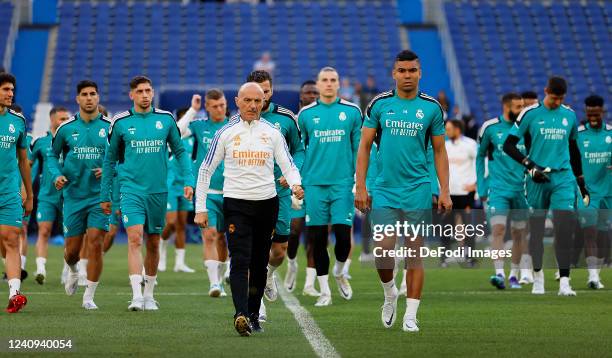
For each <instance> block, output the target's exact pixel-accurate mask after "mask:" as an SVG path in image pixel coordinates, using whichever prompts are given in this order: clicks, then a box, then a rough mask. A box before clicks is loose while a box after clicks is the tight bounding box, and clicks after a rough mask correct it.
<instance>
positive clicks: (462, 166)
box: [442, 119, 478, 265]
mask: <svg viewBox="0 0 612 358" xmlns="http://www.w3.org/2000/svg"><path fill="white" fill-rule="evenodd" d="M463 132H464V124H463V121H462V120H460V119H451V120H449V121H447V122H446V137H447V139H446V142H445V143H446V153H448V167H449V189H450V195H451V200H452V201H453V210H454V211H455V213H456V214H460V215H461V221H462V223H463V224H464V225H465V224H470V223H471V215H470V212H469V211H470V209H471V208H473V207H474V194H475V191H476V152H477V149H478V145H477V144H476V141H475V140H473V139H472V138H468V137H466V136H464V135H463ZM456 214H455V215H450V216H449V217H447V218H446V220H445V224H454V221H455V219H456V216H457V215H456ZM450 240H451V238H449V237H445V238H443V240H442V245H443V246H445V247H446V246H448V245H449V244H450ZM463 244H464V246H465V247H468V246H469V247H471V248H474V237H473V236H472V235H466V238H465V241H464V243H463ZM467 263H468V264H473V260H471V259H468V260H467ZM442 265H445V258H442Z"/></svg>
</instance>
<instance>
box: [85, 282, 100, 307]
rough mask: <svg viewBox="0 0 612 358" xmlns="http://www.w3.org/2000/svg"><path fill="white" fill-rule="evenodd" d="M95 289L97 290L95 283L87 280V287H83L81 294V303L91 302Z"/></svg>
mask: <svg viewBox="0 0 612 358" xmlns="http://www.w3.org/2000/svg"><path fill="white" fill-rule="evenodd" d="M96 288H98V283H97V282H93V281H89V280H87V285H86V287H85V293H84V294H83V303H85V302H93V299H94V295H95V294H96Z"/></svg>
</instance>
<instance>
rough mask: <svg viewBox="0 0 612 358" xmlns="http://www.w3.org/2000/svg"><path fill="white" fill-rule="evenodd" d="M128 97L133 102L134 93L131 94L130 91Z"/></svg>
mask: <svg viewBox="0 0 612 358" xmlns="http://www.w3.org/2000/svg"><path fill="white" fill-rule="evenodd" d="M129 95H130V100H132V101H133V100H134V93H133V92H132V90H130V92H129Z"/></svg>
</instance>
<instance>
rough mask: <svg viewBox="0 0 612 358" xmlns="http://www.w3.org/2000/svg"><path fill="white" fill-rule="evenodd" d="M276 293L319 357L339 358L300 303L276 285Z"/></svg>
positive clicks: (281, 286) (283, 288)
mask: <svg viewBox="0 0 612 358" xmlns="http://www.w3.org/2000/svg"><path fill="white" fill-rule="evenodd" d="M278 293H279V296H280V298H281V299H282V300H283V302H284V303H285V307H287V309H289V311H291V313H293V317H295V320H296V321H297V323H298V325H299V326H300V328H301V329H302V333H303V334H304V336H305V337H306V339H307V340H308V343H310V346H311V347H312V349H313V350H314V352H315V353H316V355H317V356H319V357H326V358H327V357H340V355H339V354H338V352H336V349H335V348H334V346H333V345H332V344H331V342H330V341H329V340H328V339H327V337H325V335H323V332H321V328H319V326H318V325H317V323H316V322H315V320H314V318H312V316H311V315H310V313H309V312H308V311H307V310H306V309H305V308H304V307H302V305H301V304H300V301H298V299H297V298H295V296H294V295H292V294H291V293H290V292H288V291H287V290H286V289H285V287H284V286H283V285H282V284H281V285H278Z"/></svg>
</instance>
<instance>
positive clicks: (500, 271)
mask: <svg viewBox="0 0 612 358" xmlns="http://www.w3.org/2000/svg"><path fill="white" fill-rule="evenodd" d="M495 275H502V276H504V277H506V273H505V272H504V268H503V267H502V268H496V269H495Z"/></svg>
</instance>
